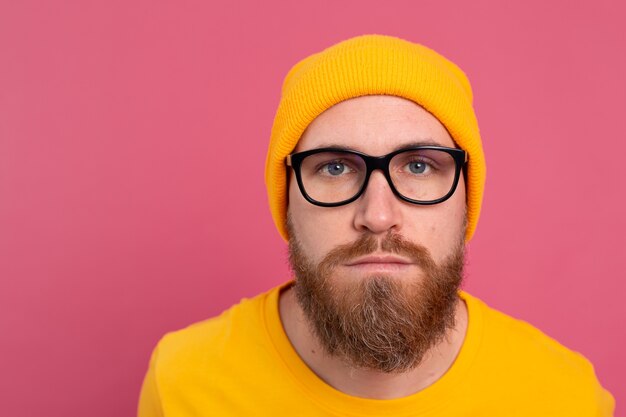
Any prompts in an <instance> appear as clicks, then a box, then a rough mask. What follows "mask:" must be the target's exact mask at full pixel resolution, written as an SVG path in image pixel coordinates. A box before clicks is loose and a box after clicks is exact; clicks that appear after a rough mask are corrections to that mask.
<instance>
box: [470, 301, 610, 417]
mask: <svg viewBox="0 0 626 417" xmlns="http://www.w3.org/2000/svg"><path fill="white" fill-rule="evenodd" d="M465 299H466V300H467V301H468V303H471V304H472V305H473V306H474V310H475V311H478V312H479V314H481V316H482V321H483V334H482V343H481V351H482V354H481V355H480V356H481V358H482V359H479V360H481V361H482V364H481V365H482V367H483V368H485V369H487V370H488V372H489V373H490V374H491V375H492V377H494V378H496V379H499V380H508V381H509V382H510V383H512V384H513V385H514V386H515V387H516V390H517V391H518V392H519V393H521V394H522V395H532V396H534V397H535V398H544V399H545V400H546V401H551V402H552V403H554V404H558V403H559V401H562V402H567V403H568V404H569V406H571V407H578V408H579V409H578V412H581V409H580V408H583V409H588V411H589V412H591V413H599V411H598V410H609V409H611V408H612V407H613V404H614V400H613V398H612V396H611V394H610V393H609V392H608V391H606V390H605V389H603V388H602V386H601V385H600V383H599V381H598V379H597V377H596V374H595V370H594V367H593V365H592V363H591V362H590V361H589V360H588V359H587V358H586V357H585V356H583V355H582V354H581V353H580V352H577V351H575V350H572V349H570V348H568V347H566V346H564V345H563V344H561V343H560V342H558V341H557V340H556V339H554V338H553V337H551V336H549V335H547V334H546V333H544V332H543V331H541V330H540V329H538V328H537V327H535V326H533V325H532V324H530V323H528V322H526V321H524V320H520V319H517V318H514V317H512V316H510V315H508V314H506V313H503V312H501V311H498V310H496V309H494V308H492V307H490V306H488V305H487V304H486V303H485V302H483V301H481V300H479V299H478V298H476V297H473V296H471V295H469V294H467V293H465ZM470 320H471V317H470ZM576 415H578V414H576ZM581 415H596V414H581ZM597 415H609V414H606V413H599V414H597Z"/></svg>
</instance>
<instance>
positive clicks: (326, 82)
mask: <svg viewBox="0 0 626 417" xmlns="http://www.w3.org/2000/svg"><path fill="white" fill-rule="evenodd" d="M372 94H384V95H392V96H398V97H403V98H406V99H408V100H411V101H413V102H415V103H417V104H419V105H420V106H422V107H423V108H424V109H426V110H427V111H428V112H430V113H431V114H432V115H434V116H435V117H436V118H437V119H438V120H439V121H440V122H441V123H442V124H443V125H444V126H445V128H446V129H447V130H448V132H449V133H450V136H452V138H453V139H454V141H455V143H456V144H457V145H458V146H459V147H460V148H461V149H463V150H465V151H466V152H467V153H468V156H469V158H468V166H467V171H466V172H467V177H466V178H465V184H466V187H467V192H466V196H467V230H466V234H465V241H466V242H467V241H469V240H470V239H471V237H472V235H473V234H474V231H475V229H476V224H477V222H478V217H479V214H480V206H481V202H482V197H483V189H484V184H485V172H486V168H485V157H484V154H483V149H482V142H481V139H480V133H479V130H478V122H477V120H476V116H475V114H474V109H473V107H472V88H471V86H470V83H469V80H468V79H467V77H466V76H465V74H464V73H463V71H462V70H461V69H460V68H459V67H457V66H456V65H455V64H454V63H452V62H451V61H449V60H447V59H446V58H444V57H443V56H441V55H439V54H438V53H437V52H435V51H433V50H432V49H429V48H427V47H425V46H422V45H419V44H415V43H412V42H409V41H406V40H403V39H400V38H396V37H391V36H384V35H363V36H357V37H354V38H351V39H348V40H345V41H343V42H340V43H338V44H335V45H333V46H331V47H329V48H327V49H324V50H323V51H321V52H319V53H316V54H313V55H311V56H309V57H307V58H304V59H303V60H301V61H300V62H298V63H297V64H296V65H294V66H293V67H292V68H291V70H290V71H289V73H288V74H287V76H286V77H285V80H284V82H283V86H282V96H281V100H280V103H279V105H278V110H277V111H276V116H275V118H274V125H273V127H272V133H271V138H270V144H269V149H268V152H267V159H266V162H265V184H266V186H267V194H268V199H269V204H270V210H271V212H272V217H273V219H274V223H275V224H276V227H277V228H278V231H279V232H280V234H281V236H282V237H283V238H284V239H285V240H288V239H289V236H288V234H287V225H286V218H287V173H286V169H287V168H288V167H287V166H286V165H285V157H286V156H287V155H289V154H290V153H291V152H292V151H293V149H294V148H295V146H296V144H297V143H298V140H300V137H301V135H302V133H303V132H304V130H305V129H306V128H307V126H308V125H309V124H310V123H311V122H312V121H313V120H314V119H315V118H316V117H317V116H319V115H320V114H321V113H322V112H324V111H325V110H326V109H328V108H330V107H332V106H333V105H335V104H337V103H339V102H341V101H344V100H347V99H350V98H353V97H359V96H364V95H372Z"/></svg>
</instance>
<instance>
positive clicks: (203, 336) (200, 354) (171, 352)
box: [154, 288, 277, 375]
mask: <svg viewBox="0 0 626 417" xmlns="http://www.w3.org/2000/svg"><path fill="white" fill-rule="evenodd" d="M276 290H277V289H276V288H274V289H272V290H270V291H268V292H265V293H262V294H259V295H257V296H255V297H253V298H250V299H248V298H244V299H242V300H241V301H240V302H239V303H237V304H235V305H233V306H232V307H230V308H229V309H227V310H225V311H224V312H222V313H221V314H219V315H218V316H215V317H212V318H209V319H206V320H202V321H199V322H196V323H193V324H191V325H189V326H187V327H185V328H183V329H180V330H176V331H172V332H169V333H167V334H165V335H164V336H163V337H162V338H161V340H160V341H159V342H158V344H157V346H156V348H155V353H154V355H155V361H156V366H157V369H158V371H159V374H161V375H164V374H168V373H183V374H184V373H187V372H189V373H195V372H202V371H204V370H203V369H202V368H203V367H204V366H210V367H212V368H214V369H215V368H217V367H220V366H221V365H226V364H227V362H228V361H229V360H230V358H233V357H236V356H238V355H241V354H244V351H245V350H247V349H250V344H259V343H261V342H262V340H261V339H262V338H263V337H264V334H265V333H264V328H265V327H264V326H265V325H264V319H263V309H264V306H265V300H266V299H267V297H268V295H269V294H271V293H272V292H273V291H276Z"/></svg>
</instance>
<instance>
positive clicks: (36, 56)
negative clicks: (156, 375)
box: [0, 0, 626, 417]
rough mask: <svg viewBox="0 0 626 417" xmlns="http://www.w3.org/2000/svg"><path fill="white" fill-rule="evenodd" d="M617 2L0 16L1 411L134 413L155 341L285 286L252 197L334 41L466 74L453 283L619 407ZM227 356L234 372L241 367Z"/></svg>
mask: <svg viewBox="0 0 626 417" xmlns="http://www.w3.org/2000/svg"><path fill="white" fill-rule="evenodd" d="M625 21H626V12H625V9H624V3H623V2H618V1H617V0H616V1H594V2H591V1H588V2H584V3H583V2H577V1H576V2H572V1H549V2H544V1H526V2H497V1H490V2H487V1H457V2H446V1H420V2H417V1H415V0H410V1H387V2H386V3H385V5H384V6H383V4H382V2H379V1H363V0H360V1H344V2H331V1H320V2H315V3H309V4H305V3H302V2H295V1H294V2H286V1H285V2H275V1H272V2H268V1H265V2H260V1H259V2H253V1H248V2H244V3H242V2H231V3H228V4H227V3H226V2H224V3H222V4H216V2H208V1H169V2H164V1H100V2H85V1H82V0H76V1H65V2H63V1H55V2H43V1H41V2H34V1H23V0H20V1H10V0H7V1H3V2H2V4H1V5H0V286H1V287H0V397H1V400H0V404H1V407H2V408H1V409H2V412H1V413H2V415H6V416H41V415H45V416H48V417H56V416H68V415H77V416H78V415H89V416H112V415H115V416H132V415H134V413H135V408H136V403H137V397H138V392H139V388H140V384H141V381H142V378H143V375H144V372H145V370H146V366H147V362H148V358H149V354H150V351H151V349H152V347H153V346H154V344H155V343H156V342H157V340H158V339H159V337H160V336H161V335H162V334H163V333H165V332H166V331H170V330H173V329H177V328H180V327H183V326H185V325H187V324H190V323H192V322H194V321H198V320H201V319H204V318H206V317H210V316H212V315H215V314H217V313H219V312H220V311H222V310H223V309H225V308H227V307H228V306H230V305H231V304H233V303H235V302H237V301H238V300H239V299H240V298H242V297H244V296H246V297H247V296H253V295H255V294H257V293H259V292H261V291H264V290H266V289H268V288H270V287H271V286H274V285H277V284H279V283H281V282H284V281H285V280H287V279H288V278H289V272H288V269H287V267H286V248H285V245H284V243H283V242H282V240H281V239H280V237H279V236H278V234H277V232H276V231H275V229H274V226H273V224H272V221H271V218H270V215H269V210H268V207H267V202H266V197H265V188H264V183H263V167H264V158H265V152H266V145H267V141H268V138H269V133H270V128H271V124H272V120H273V116H274V111H275V109H276V106H277V104H278V100H279V90H280V85H281V82H282V78H283V76H284V75H285V73H286V72H287V71H288V69H289V68H290V67H291V65H293V64H294V63H295V62H296V61H297V60H299V59H301V58H303V57H304V56H306V55H308V54H310V53H313V52H316V51H318V50H320V49H322V48H325V47H327V46H329V45H331V44H333V43H335V42H337V41H339V40H342V39H345V38H348V37H351V36H354V35H358V34H363V33H384V34H390V35H396V36H400V37H404V38H406V39H409V40H413V41H417V42H422V43H424V44H426V45H428V46H430V47H432V48H434V49H436V50H438V51H439V52H441V53H443V54H444V55H446V56H448V57H449V58H451V59H452V60H454V61H456V62H457V63H458V64H459V65H460V66H461V67H462V68H464V69H465V71H466V72H467V74H468V75H469V77H470V79H471V81H472V83H473V86H474V90H475V97H476V100H475V106H476V109H477V114H478V118H479V121H480V124H481V129H482V134H483V138H484V146H485V150H486V156H487V161H488V176H487V189H486V194H485V203H484V211H483V216H482V218H481V221H480V223H479V226H478V231H477V234H476V236H475V238H474V239H473V241H472V244H471V248H470V259H469V267H468V277H467V281H466V289H467V290H468V291H469V292H471V293H473V294H475V295H477V296H479V297H481V298H482V299H484V300H485V301H486V302H487V303H489V304H491V305H492V306H494V307H496V308H499V309H501V310H503V311H505V312H507V313H509V314H511V315H513V316H516V317H519V318H522V319H525V320H527V321H529V322H531V323H533V324H534V325H536V326H537V327H539V328H540V329H542V330H543V331H545V332H546V333H548V334H549V335H551V336H553V337H555V338H556V339H557V340H559V341H560V342H562V343H563V344H565V345H566V346H568V347H570V348H572V349H574V350H577V351H580V352H581V353H583V354H584V355H585V356H586V357H588V358H589V359H590V360H591V361H592V362H593V363H594V364H595V367H596V371H597V374H598V376H599V378H600V380H601V382H602V383H603V385H604V386H605V387H607V388H608V389H609V390H610V391H611V392H612V393H613V394H614V396H615V397H616V399H617V401H618V410H617V414H616V415H620V413H622V414H621V415H624V414H623V411H622V408H623V407H622V403H621V402H622V401H624V400H625V399H626V385H625V384H623V379H624V375H625V374H626V360H624V349H626V343H625V342H626V335H625V332H624V329H625V328H626V319H625V316H626V303H625V302H624V300H623V293H624V290H626V284H625V281H626V273H625V272H624V270H625V266H626V265H625V262H626V261H625V259H626V244H625V243H624V242H625V239H624V234H625V232H626V217H625V215H624V214H625V213H626V202H625V194H624V189H625V188H626V187H625V186H624V184H623V182H624V180H625V179H626V174H625V173H624V169H623V167H624V161H625V160H626V159H625V158H626V157H625V154H624V152H625V151H626V143H625V141H624V137H625V136H624V130H625V128H624V126H623V121H624V120H625V116H624V112H625V111H626V76H625V75H624V74H626V53H625V48H626V47H625V46H624V45H626V36H625V33H626V31H625V30H624V28H623V25H624V22H625ZM242 360H245V358H242Z"/></svg>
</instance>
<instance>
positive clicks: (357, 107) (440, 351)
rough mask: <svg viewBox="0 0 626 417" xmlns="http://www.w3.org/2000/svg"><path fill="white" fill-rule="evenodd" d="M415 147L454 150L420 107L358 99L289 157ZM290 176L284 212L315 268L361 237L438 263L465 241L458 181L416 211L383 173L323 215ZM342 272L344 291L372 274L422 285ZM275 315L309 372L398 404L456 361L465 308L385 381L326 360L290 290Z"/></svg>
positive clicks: (404, 271) (314, 127) (316, 126)
mask: <svg viewBox="0 0 626 417" xmlns="http://www.w3.org/2000/svg"><path fill="white" fill-rule="evenodd" d="M417 142H427V143H428V144H438V145H441V146H447V147H455V144H454V141H453V140H452V138H451V137H450V135H449V134H448V132H447V130H446V129H445V128H444V127H443V125H442V124H441V123H440V122H439V121H438V120H437V119H436V118H435V117H434V116H433V115H431V114H430V113H428V112H427V111H426V110H424V109H423V108H422V107H420V106H418V105H417V104H415V103H413V102H411V101H409V100H406V99H403V98H399V97H394V96H379V95H376V96H363V97H357V98H353V99H350V100H346V101H343V102H341V103H338V104H337V105H335V106H333V107H331V108H330V109H328V110H326V111H325V112H324V113H322V114H321V115H319V116H318V117H317V118H316V119H315V120H314V121H313V122H312V123H311V124H310V125H309V127H308V128H307V130H306V131H305V133H304V134H303V136H302V138H301V139H300V141H299V143H298V145H297V147H296V149H295V150H294V153H295V152H301V151H304V150H309V149H316V148H321V147H326V146H341V147H346V148H351V149H355V150H358V151H361V152H365V153H367V154H369V155H374V156H380V155H384V154H387V153H389V152H392V151H394V150H395V149H397V148H398V147H401V146H406V145H410V144H415V143H417ZM291 175H292V178H291V180H290V184H289V207H288V210H289V213H290V216H291V219H292V223H293V227H294V231H295V234H296V235H297V236H298V239H299V241H300V244H301V245H302V247H303V249H304V250H305V253H306V254H307V256H308V257H309V259H310V260H311V261H313V262H315V263H318V262H320V261H321V260H322V259H323V257H324V256H325V255H326V254H327V253H328V252H329V251H331V250H332V249H333V248H335V247H336V246H338V245H342V244H346V243H351V242H354V241H355V240H357V238H358V237H359V236H360V235H362V234H363V233H371V234H374V235H375V236H378V237H380V238H383V237H384V236H385V235H386V234H387V233H388V232H389V231H393V232H397V233H400V234H401V235H402V236H403V237H404V238H406V239H408V240H411V241H413V242H415V243H418V244H421V245H423V246H425V247H426V248H428V249H429V251H430V253H431V256H432V257H433V259H434V260H435V261H436V262H437V263H440V262H441V261H442V260H443V259H444V258H445V257H446V256H447V255H449V254H450V253H451V249H452V248H453V247H454V246H455V245H456V243H457V242H458V240H459V238H460V236H462V235H463V234H464V229H463V223H464V218H465V184H464V180H463V178H462V177H461V179H460V181H459V184H458V187H457V189H456V191H455V193H454V194H453V195H452V197H450V198H449V199H448V200H446V201H445V202H443V203H440V204H436V205H431V206H419V205H414V204H410V203H407V202H404V201H402V200H400V199H398V198H397V197H396V196H395V195H394V194H393V192H392V191H391V189H390V188H389V185H388V184H387V180H386V179H385V177H384V175H383V174H382V172H380V171H375V172H373V173H372V175H371V177H370V179H369V183H368V186H367V189H366V191H365V193H364V194H363V195H361V197H360V198H359V199H357V200H356V201H354V202H352V203H350V204H347V205H344V206H340V207H333V208H325V207H318V206H315V205H313V204H310V203H309V202H307V201H306V200H305V199H304V197H303V196H302V195H301V193H300V191H299V189H298V186H297V184H296V181H295V179H294V178H293V172H292V174H291ZM341 268H342V273H343V274H342V280H346V282H344V284H346V283H347V282H349V281H347V280H350V279H358V278H359V277H361V276H363V274H370V273H376V272H385V273H387V274H392V275H394V276H397V277H398V279H419V270H418V268H419V267H418V266H416V265H411V266H410V267H408V268H401V269H400V270H394V269H393V268H390V265H384V264H373V265H371V266H369V267H368V268H365V269H364V268H353V267H350V266H342V267H341ZM416 272H417V273H416ZM415 277H418V278H415ZM337 284H338V285H341V284H342V283H341V282H339V283H337ZM346 285H347V284H346ZM279 310H280V316H281V320H282V322H283V326H284V328H285V332H286V333H287V336H288V338H289V339H290V341H291V343H292V345H293V346H294V348H295V350H296V351H297V352H298V354H299V355H300V357H301V358H302V360H303V361H304V362H305V363H306V364H307V365H308V366H309V368H311V370H312V371H313V372H315V373H316V374H317V375H318V376H319V377H320V378H321V379H322V380H324V381H325V382H326V383H328V384H330V385H331V386H333V387H334V388H336V389H338V390H340V391H342V392H345V393H347V394H350V395H354V396H358V397H364V398H374V399H391V398H399V397H403V396H407V395H410V394H412V393H415V392H417V391H420V390H422V389H424V388H425V387H427V386H429V385H431V384H432V383H434V382H435V381H436V380H437V379H439V378H440V377H441V376H442V375H443V374H444V373H445V372H446V371H447V369H449V367H450V366H451V365H452V363H453V362H454V359H455V358H456V356H457V355H458V352H459V350H460V348H461V345H462V344H463V340H464V337H465V332H466V330H467V308H466V306H465V303H463V302H462V301H461V300H459V301H458V302H457V306H456V325H455V328H454V329H452V330H451V331H450V332H449V334H448V335H447V337H446V339H445V340H444V341H443V342H441V343H440V344H438V345H436V346H435V347H434V348H433V349H431V351H429V354H427V355H426V357H425V358H424V360H423V361H422V362H421V363H420V365H419V366H418V367H417V368H415V369H412V370H410V371H408V372H405V373H402V374H386V373H382V372H378V371H372V370H362V369H353V368H349V367H348V366H346V365H345V364H344V363H343V362H342V361H341V360H340V359H339V358H336V357H331V356H329V355H326V354H325V353H324V352H323V349H322V348H321V347H320V345H319V344H318V342H317V340H316V338H315V336H314V335H313V333H312V332H311V329H310V327H309V325H308V323H307V321H306V319H305V317H304V314H303V312H302V310H301V308H300V306H299V305H298V302H297V300H296V299H295V297H294V294H293V290H292V289H290V288H288V289H286V290H285V291H283V292H282V293H281V296H280V302H279Z"/></svg>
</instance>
